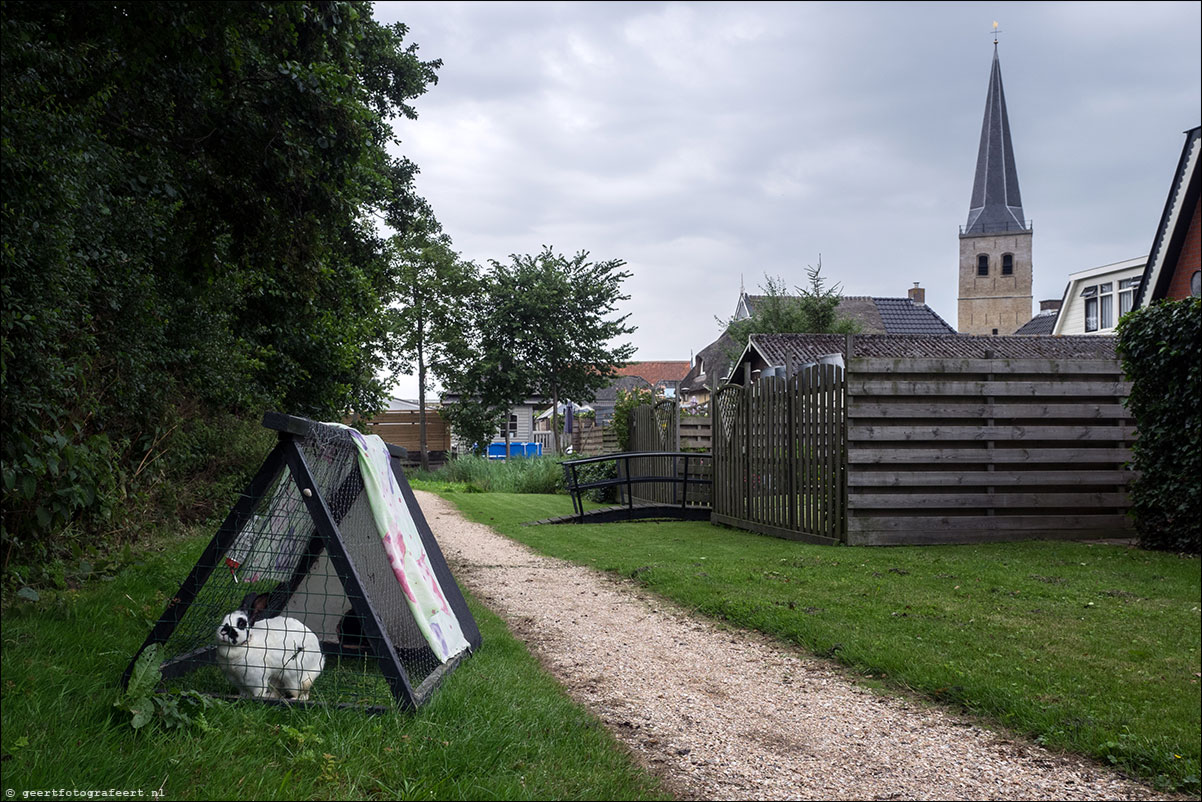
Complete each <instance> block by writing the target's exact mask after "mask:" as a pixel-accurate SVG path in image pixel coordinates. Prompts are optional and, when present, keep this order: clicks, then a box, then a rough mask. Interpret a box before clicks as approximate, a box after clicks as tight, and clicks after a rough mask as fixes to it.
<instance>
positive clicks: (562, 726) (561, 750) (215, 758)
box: [0, 533, 669, 800]
mask: <svg viewBox="0 0 1202 802" xmlns="http://www.w3.org/2000/svg"><path fill="white" fill-rule="evenodd" d="M207 537H208V535H207V533H206V534H197V535H193V536H192V537H189V538H187V539H185V540H182V541H179V542H177V544H176V545H175V546H173V548H172V551H171V552H170V553H163V554H159V555H155V556H152V557H150V558H148V559H145V560H143V561H141V562H138V563H136V564H133V565H129V566H127V567H125V568H124V569H123V570H122V571H120V572H119V573H118V574H117V575H116V576H115V577H113V578H111V579H110V580H109V581H99V580H96V581H92V582H90V583H88V584H86V585H85V586H84V587H83V588H81V589H79V590H68V591H63V592H52V593H43V594H42V600H41V601H40V602H38V603H30V602H28V601H25V600H22V599H14V600H13V601H12V603H11V604H9V605H8V606H6V608H5V609H4V613H3V617H4V630H3V649H2V650H0V659H2V661H3V672H2V673H3V691H4V692H3V697H2V700H0V705H2V713H3V732H2V735H0V739H2V748H3V766H4V786H5V787H6V788H12V789H14V790H15V792H16V796H17V797H18V798H19V797H20V795H21V792H22V791H26V790H29V791H32V790H39V789H40V790H45V789H52V788H53V789H61V788H67V789H80V790H86V789H108V788H117V789H130V790H137V789H141V790H143V791H144V792H145V794H146V795H147V796H149V793H150V791H157V790H160V789H161V790H162V791H163V793H164V794H165V795H167V796H169V797H172V798H179V799H237V798H244V799H289V800H290V799H348V798H350V799H376V798H379V799H663V798H669V797H668V795H667V794H666V793H665V792H664V790H663V789H662V788H661V787H660V786H659V785H658V784H657V781H656V780H655V779H654V778H653V777H651V776H650V775H648V774H646V773H645V772H643V771H642V770H640V769H639V768H637V767H636V766H635V764H634V763H633V762H632V760H631V758H630V756H629V755H628V753H627V752H626V751H625V749H624V748H623V747H622V746H621V745H620V744H618V743H617V741H616V740H615V739H614V738H613V737H612V736H611V735H610V734H609V733H608V732H607V731H606V730H605V728H604V727H603V726H602V725H601V724H600V722H599V721H598V720H597V719H595V718H594V717H592V716H591V715H590V714H588V713H587V712H586V711H584V710H583V709H582V708H580V707H579V706H577V705H576V704H574V703H573V702H572V701H571V700H570V699H568V698H567V697H566V696H565V694H564V693H563V691H562V689H561V688H560V687H559V686H558V684H557V683H556V682H555V681H554V680H553V679H552V678H551V677H550V676H548V675H547V674H546V673H545V672H544V671H543V670H542V669H541V668H540V667H539V665H538V662H537V660H535V659H534V658H533V657H532V656H531V655H530V654H529V652H528V651H527V650H526V648H525V646H524V645H523V644H522V643H521V642H519V641H517V640H515V639H514V638H513V637H512V636H511V635H510V634H509V632H508V630H507V629H506V627H505V625H504V623H503V622H502V621H501V620H500V619H498V618H497V617H496V616H494V615H493V614H492V613H490V612H489V611H488V610H487V609H485V608H484V607H482V606H481V605H479V604H477V603H476V602H475V600H474V599H472V598H471V597H470V596H469V597H468V604H469V606H470V607H471V609H472V613H473V614H474V615H475V616H476V620H477V622H478V623H479V625H480V629H481V632H482V634H483V637H484V643H483V646H482V648H481V650H480V651H479V652H478V653H477V654H476V655H474V656H473V657H471V658H470V659H469V660H467V661H466V662H465V663H463V665H462V666H460V668H459V669H458V670H457V671H455V672H454V673H453V674H452V675H451V676H450V677H449V678H448V679H447V680H446V682H445V684H444V685H443V687H442V689H441V690H439V691H438V692H437V693H436V694H435V696H434V699H433V700H432V701H431V702H430V704H429V705H428V706H426V707H424V708H423V709H422V710H421V711H419V712H418V713H417V714H406V713H395V714H387V715H381V716H368V715H365V714H363V713H359V712H356V711H350V710H326V709H310V710H301V709H287V708H275V707H267V706H263V705H259V704H256V703H253V702H239V703H232V704H230V703H221V704H217V705H215V706H212V707H209V708H207V709H205V710H203V711H202V712H201V713H199V714H194V715H193V721H192V724H191V726H187V727H184V728H181V729H172V730H165V729H163V728H161V727H159V726H157V725H153V724H152V725H147V726H146V727H144V728H142V729H141V730H138V731H134V730H133V729H132V728H131V726H130V715H129V713H127V712H124V711H121V710H118V709H115V708H114V707H113V703H114V701H115V700H116V699H117V698H118V695H119V680H120V677H121V673H122V671H123V670H124V669H125V666H126V663H127V661H128V660H129V657H130V655H132V654H133V652H134V651H135V650H136V649H137V647H138V646H139V645H140V644H141V642H142V639H143V638H144V637H145V636H146V633H147V632H148V631H149V630H150V627H151V625H152V624H153V621H154V619H155V618H156V617H157V616H158V615H159V613H160V612H161V611H162V608H163V606H164V603H165V601H166V598H167V595H168V594H169V593H172V592H174V590H175V589H176V588H177V587H178V585H179V582H180V579H181V578H182V577H183V576H184V575H185V574H186V573H187V571H188V569H189V568H190V567H191V565H192V564H193V562H194V561H195V560H196V559H197V557H198V556H199V554H200V551H201V550H202V549H203V547H204V544H205V542H206V541H207Z"/></svg>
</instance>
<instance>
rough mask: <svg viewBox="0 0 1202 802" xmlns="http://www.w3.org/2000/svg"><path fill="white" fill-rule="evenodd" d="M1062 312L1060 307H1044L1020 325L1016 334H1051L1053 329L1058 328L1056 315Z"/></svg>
mask: <svg viewBox="0 0 1202 802" xmlns="http://www.w3.org/2000/svg"><path fill="white" fill-rule="evenodd" d="M1059 314H1060V310H1059V309H1043V310H1040V312H1039V313H1038V314H1037V315H1035V317H1033V318H1031V319H1030V320H1028V321H1027V322H1026V323H1024V324H1022V325H1021V326H1019V327H1018V331H1016V332H1014V333H1015V334H1016V335H1021V336H1030V335H1032V334H1051V333H1052V329H1054V328H1056V317H1057V315H1059Z"/></svg>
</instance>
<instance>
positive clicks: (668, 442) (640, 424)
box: [623, 401, 680, 504]
mask: <svg viewBox="0 0 1202 802" xmlns="http://www.w3.org/2000/svg"><path fill="white" fill-rule="evenodd" d="M679 426H680V408H679V407H678V406H677V405H676V403H675V402H674V401H660V402H659V403H657V404H655V405H654V406H648V405H643V406H638V407H635V408H634V411H633V413H632V414H631V416H630V438H629V440H628V445H629V450H630V451H679V450H680V428H679ZM627 466H628V469H629V471H630V475H631V476H635V477H637V476H668V475H670V473H671V472H672V469H673V464H672V460H671V458H670V457H642V458H635V459H631V460H629V461H627ZM676 488H677V485H676V484H674V483H669V482H648V483H646V484H637V485H634V487H633V493H634V501H635V503H639V502H643V503H648V504H671V503H675V501H676V499H675V497H674V493H675V491H676ZM623 503H625V500H623Z"/></svg>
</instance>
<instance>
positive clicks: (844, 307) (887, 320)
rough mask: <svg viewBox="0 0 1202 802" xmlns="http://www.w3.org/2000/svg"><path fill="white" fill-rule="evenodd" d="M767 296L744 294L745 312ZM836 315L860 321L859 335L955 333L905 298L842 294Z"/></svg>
mask: <svg viewBox="0 0 1202 802" xmlns="http://www.w3.org/2000/svg"><path fill="white" fill-rule="evenodd" d="M767 297H768V296H767V295H745V296H744V300H745V304H746V307H747V309H748V311H749V312H752V313H754V311H755V307H756V304H757V303H760V302H762V301H763V300H764V299H765V298H767ZM838 314H839V316H840V317H845V318H850V319H852V320H854V321H856V322H857V323H859V324H860V332H861V333H863V334H955V333H956V330H955V329H953V328H952V327H951V326H949V325H948V323H947V321H945V320H944V319H943V318H941V317H939V315H938V314H937V313H936V312H935V310H934V309H931V307H929V306H927V305H926V304H916V303H914V302H913V301H911V300H910V299H909V298H872V297H869V296H867V295H845V296H843V298H842V299H840V301H839V308H838Z"/></svg>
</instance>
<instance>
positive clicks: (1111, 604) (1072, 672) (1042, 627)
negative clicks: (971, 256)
mask: <svg viewBox="0 0 1202 802" xmlns="http://www.w3.org/2000/svg"><path fill="white" fill-rule="evenodd" d="M447 497H448V498H449V499H450V500H451V501H452V502H453V503H455V504H456V505H457V506H458V507H459V508H460V509H461V510H462V511H463V512H464V513H465V514H466V515H467V516H468V517H469V518H471V519H473V520H476V521H479V522H482V523H485V524H488V525H489V526H492V527H493V528H495V529H497V530H498V531H500V532H502V533H504V534H506V535H508V536H510V537H512V538H514V539H515V540H519V541H521V542H523V543H526V544H528V545H530V546H532V547H534V548H536V549H538V550H539V551H541V552H543V553H545V554H551V555H554V556H557V557H562V558H565V559H568V560H572V561H574V562H578V563H582V564H586V565H592V566H594V567H597V568H600V569H603V570H606V571H611V572H614V573H618V574H621V575H624V576H630V577H634V578H636V579H637V580H638V581H639V582H640V583H642V584H643V585H644V586H646V587H647V588H649V589H651V590H653V591H655V592H657V593H659V594H662V595H663V596H666V597H668V598H670V599H673V600H675V601H677V602H679V603H681V604H683V605H685V606H687V607H690V608H693V609H695V610H697V611H698V612H701V613H703V614H706V615H709V616H712V617H715V618H718V619H721V620H725V621H728V622H730V623H732V624H734V625H736V626H739V627H745V628H748V629H756V630H760V631H762V632H765V633H768V634H771V635H773V636H776V637H778V638H780V639H782V640H784V641H787V642H790V643H795V644H798V645H801V646H803V647H805V648H806V649H808V650H810V651H812V652H814V653H816V654H820V655H823V656H830V657H835V658H837V659H838V660H839V661H840V662H842V663H844V664H846V665H848V666H850V667H852V668H853V669H855V670H857V671H859V672H862V673H863V675H865V677H866V678H867V677H871V678H872V682H877V681H883V682H884V683H885V684H886V685H893V686H894V687H902V688H907V689H912V690H915V691H918V692H919V693H921V694H924V695H926V696H928V697H930V698H931V699H935V700H938V701H940V702H946V703H952V704H955V705H958V706H960V707H962V708H963V709H965V710H966V711H969V712H971V713H973V714H976V715H980V716H983V717H986V718H988V719H990V720H993V721H996V722H1000V723H1001V724H1003V725H1005V726H1006V727H1009V728H1010V729H1012V730H1016V731H1018V732H1021V733H1025V734H1027V735H1029V736H1031V737H1033V738H1034V739H1035V740H1037V741H1038V742H1040V743H1042V744H1044V745H1046V746H1049V747H1052V748H1059V749H1066V750H1070V751H1073V752H1078V753H1081V754H1085V755H1089V756H1092V757H1094V758H1096V759H1098V760H1100V761H1102V762H1104V763H1108V764H1111V765H1114V766H1116V767H1117V768H1120V769H1122V770H1124V771H1126V772H1128V773H1130V774H1134V775H1137V776H1140V777H1142V778H1144V779H1146V780H1148V781H1150V782H1153V783H1154V784H1156V785H1157V786H1158V787H1160V788H1162V789H1166V790H1169V789H1173V790H1183V791H1188V792H1193V793H1197V791H1198V776H1199V751H1200V741H1199V739H1200V733H1202V725H1200V715H1199V710H1200V709H1202V694H1200V688H1202V686H1200V685H1199V681H1200V680H1199V673H1200V663H1199V642H1200V639H1202V633H1200V629H1199V620H1200V612H1202V602H1200V600H1199V594H1200V586H1202V582H1200V572H1199V561H1198V559H1197V558H1180V557H1177V556H1175V555H1172V554H1165V553H1162V552H1149V551H1141V550H1138V549H1133V548H1129V547H1125V546H1114V545H1098V544H1083V543H1073V542H1052V541H1031V542H1025V543H999V544H987V545H978V546H922V547H888V548H883V547H877V548H871V547H829V546H812V545H806V544H799V543H793V542H789V541H784V540H778V539H776V538H771V537H764V536H760V535H755V534H751V533H748V532H743V531H740V530H736V529H729V528H726V527H717V526H711V525H709V524H705V523H688V522H680V523H642V522H637V523H629V524H626V523H615V524H593V525H565V526H523V525H522V524H523V523H524V522H526V521H532V520H538V519H542V518H547V517H551V516H553V515H562V514H564V513H565V512H567V511H568V509H569V508H570V500H569V499H567V498H565V497H562V496H519V495H503V494H448V495H447Z"/></svg>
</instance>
